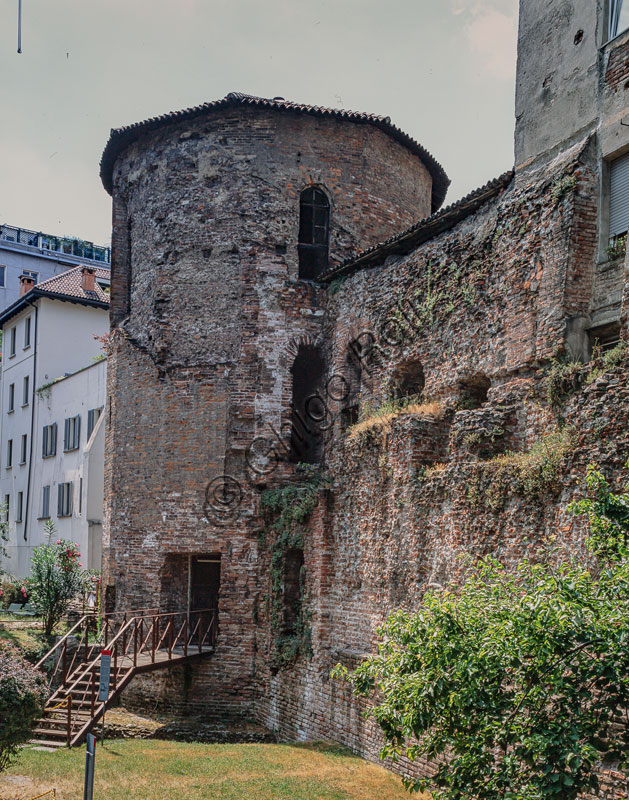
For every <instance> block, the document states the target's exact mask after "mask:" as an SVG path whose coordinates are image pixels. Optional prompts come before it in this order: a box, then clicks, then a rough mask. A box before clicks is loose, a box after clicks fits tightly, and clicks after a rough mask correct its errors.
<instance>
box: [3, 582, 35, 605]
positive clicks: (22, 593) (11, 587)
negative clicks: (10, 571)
mask: <svg viewBox="0 0 629 800" xmlns="http://www.w3.org/2000/svg"><path fill="white" fill-rule="evenodd" d="M27 600H28V591H27V588H26V584H25V581H23V580H21V579H20V578H15V577H13V576H12V575H5V576H4V578H2V579H0V608H8V607H9V606H10V605H11V604H12V603H25V602H26V601H27Z"/></svg>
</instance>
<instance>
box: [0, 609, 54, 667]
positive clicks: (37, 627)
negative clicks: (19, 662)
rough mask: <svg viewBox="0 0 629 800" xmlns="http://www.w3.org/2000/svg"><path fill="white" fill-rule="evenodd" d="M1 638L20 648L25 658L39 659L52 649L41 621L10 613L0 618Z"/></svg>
mask: <svg viewBox="0 0 629 800" xmlns="http://www.w3.org/2000/svg"><path fill="white" fill-rule="evenodd" d="M0 639H2V640H4V641H6V642H10V643H11V644H13V645H15V646H16V647H18V648H19V649H20V651H21V652H22V655H23V656H24V658H26V659H28V660H29V661H33V662H35V661H38V660H39V659H40V658H41V656H42V655H43V654H44V653H45V652H46V651H47V650H49V649H50V647H51V643H50V640H49V639H47V638H46V636H45V635H44V628H43V626H42V623H41V621H37V622H36V621H34V620H32V619H30V620H24V619H17V618H16V617H10V616H9V615H6V616H3V617H1V618H0Z"/></svg>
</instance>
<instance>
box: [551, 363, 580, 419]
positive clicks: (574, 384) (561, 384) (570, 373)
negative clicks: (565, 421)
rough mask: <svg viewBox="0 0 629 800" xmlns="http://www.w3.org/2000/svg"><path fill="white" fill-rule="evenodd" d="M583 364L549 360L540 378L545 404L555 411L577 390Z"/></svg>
mask: <svg viewBox="0 0 629 800" xmlns="http://www.w3.org/2000/svg"><path fill="white" fill-rule="evenodd" d="M582 373H583V364H581V362H579V361H567V360H561V359H559V358H553V359H551V361H550V363H549V364H548V366H547V367H546V370H545V374H544V377H543V378H542V387H543V389H544V394H545V395H546V402H547V403H548V405H549V406H550V407H551V408H552V409H553V410H554V411H557V410H558V409H559V408H560V407H561V405H562V403H563V402H564V401H565V400H566V398H567V397H568V396H569V395H571V394H572V393H573V392H574V391H575V390H576V389H578V388H579V385H580V381H581V376H582Z"/></svg>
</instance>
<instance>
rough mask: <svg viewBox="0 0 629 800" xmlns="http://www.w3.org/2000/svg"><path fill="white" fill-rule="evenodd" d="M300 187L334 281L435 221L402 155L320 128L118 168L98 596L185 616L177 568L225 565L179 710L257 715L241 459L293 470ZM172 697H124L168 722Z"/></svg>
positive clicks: (203, 145) (421, 175) (212, 133)
mask: <svg viewBox="0 0 629 800" xmlns="http://www.w3.org/2000/svg"><path fill="white" fill-rule="evenodd" d="M313 184H314V185H317V186H321V187H322V188H323V189H324V191H325V192H326V193H327V194H328V196H329V198H330V202H331V206H332V208H331V225H330V264H331V265H334V264H338V263H340V262H342V261H343V260H344V259H346V258H347V257H349V256H350V255H351V254H352V253H353V252H355V251H356V250H357V249H361V248H362V247H366V246H369V245H373V244H375V243H377V242H378V241H380V240H381V239H383V238H387V237H389V236H390V235H392V234H393V233H395V232H397V231H398V230H399V229H400V228H404V227H406V226H408V225H410V224H411V223H412V222H414V221H415V220H416V218H417V217H418V216H424V215H426V214H429V213H430V209H431V194H432V182H431V177H430V173H429V172H428V170H427V169H426V167H425V166H424V164H423V163H422V161H421V160H420V159H419V158H418V157H417V156H416V155H415V154H413V153H412V152H410V150H408V149H407V148H405V147H404V146H402V145H401V144H399V143H398V142H397V141H395V140H394V139H392V138H391V137H389V136H387V135H386V134H385V133H383V132H382V131H381V130H379V129H377V128H375V127H372V126H369V125H367V124H354V123H351V122H347V121H341V120H338V119H334V118H319V117H314V116H307V115H304V114H293V113H290V112H281V113H280V112H278V111H272V110H260V109H250V108H236V109H230V110H225V111H223V112H221V114H219V115H214V116H208V117H202V118H198V119H195V120H188V121H186V122H174V123H173V124H171V125H167V126H165V127H163V128H160V130H158V131H154V132H152V133H150V134H147V135H146V136H145V137H143V138H142V140H141V141H139V142H136V143H134V144H131V145H130V146H129V147H128V148H127V149H126V150H125V152H124V153H123V154H122V155H121V156H120V157H119V158H118V159H117V161H116V164H115V169H114V175H113V186H114V191H113V200H114V217H113V222H114V232H113V258H112V262H113V263H112V274H113V285H112V323H113V327H112V335H111V354H110V360H109V369H108V373H109V396H110V406H109V420H108V427H107V436H108V440H107V452H108V463H107V465H106V485H107V492H106V494H107V508H106V520H107V522H106V526H105V527H106V530H105V548H104V549H105V564H104V569H105V573H106V583H107V586H108V588H107V592H106V595H107V600H108V604H109V606H110V607H111V606H113V605H115V607H116V609H119V610H120V609H134V608H135V609H137V608H145V607H154V606H155V605H159V606H160V607H161V608H166V609H169V610H171V609H175V608H176V607H177V606H178V608H180V609H185V608H187V603H188V595H187V583H188V559H189V558H190V557H192V556H195V555H212V556H213V557H216V558H220V562H221V565H220V569H221V582H220V596H219V637H218V644H217V652H216V656H215V658H213V659H211V660H208V661H207V662H205V663H204V664H203V666H202V667H201V668H200V669H197V670H196V671H193V672H192V673H190V672H189V671H187V672H185V673H181V674H182V675H184V674H185V675H189V679H188V678H186V681H187V683H186V686H187V688H186V691H185V692H183V691H182V692H180V693H177V692H175V697H176V696H177V694H179V702H180V704H181V705H182V706H184V707H186V708H188V709H191V708H195V707H199V708H208V707H211V709H212V710H213V711H214V712H215V713H234V714H237V713H242V712H243V711H244V710H246V709H248V708H250V707H251V704H252V699H253V691H254V675H255V658H256V654H255V637H254V628H255V624H254V619H255V616H256V613H257V612H256V609H257V604H258V602H259V598H260V595H261V591H260V587H259V566H260V565H259V560H258V554H257V548H258V542H257V537H258V532H259V529H260V525H261V522H260V519H259V515H258V491H257V490H256V488H255V485H256V482H257V483H258V484H260V485H261V486H264V485H265V482H266V477H265V472H264V470H263V471H262V472H259V473H255V472H254V473H251V470H249V469H248V461H249V457H250V455H251V445H252V442H254V441H255V440H256V438H257V439H260V438H261V437H267V440H269V441H270V442H271V443H272V444H273V443H274V444H273V446H274V447H276V448H277V449H278V450H280V451H281V455H282V458H283V460H284V463H282V464H281V465H280V466H279V468H278V469H277V470H276V473H275V474H276V475H277V476H281V475H285V476H288V475H290V474H292V472H293V465H291V464H289V463H288V459H287V451H284V450H283V449H282V448H283V447H284V445H286V446H288V443H287V438H290V436H289V437H286V436H285V431H286V427H287V425H288V426H289V425H290V419H291V395H292V379H291V367H292V365H293V361H294V360H295V357H296V355H297V354H298V352H299V346H300V344H308V345H310V346H316V345H317V344H321V341H322V339H321V337H322V322H323V309H322V306H323V302H324V300H325V296H326V290H325V288H323V287H321V286H318V285H316V284H313V283H309V282H304V281H299V280H298V279H297V278H298V266H297V231H298V226H299V197H300V193H301V191H302V190H303V189H304V188H305V187H306V186H309V185H313ZM278 439H279V441H278ZM268 449H269V448H268V447H267V450H268ZM263 456H264V453H263ZM232 506H233V507H232ZM236 511H237V514H236V513H232V512H236ZM177 595H179V602H178V603H177ZM173 680H174V679H173V677H172V676H156V677H152V678H151V679H150V680H149V681H147V680H143V681H140V682H137V683H135V684H134V687H135V688H134V690H133V691H135V692H136V693H138V694H139V695H141V696H142V697H144V699H145V700H146V699H147V698H149V697H150V703H151V704H153V703H157V704H160V703H161V704H164V705H168V704H170V703H172V702H176V700H173V699H172V694H173V693H172V691H171V689H170V688H169V687H172V686H173ZM182 680H183V678H182ZM128 702H130V703H132V702H133V698H131V697H130V698H128Z"/></svg>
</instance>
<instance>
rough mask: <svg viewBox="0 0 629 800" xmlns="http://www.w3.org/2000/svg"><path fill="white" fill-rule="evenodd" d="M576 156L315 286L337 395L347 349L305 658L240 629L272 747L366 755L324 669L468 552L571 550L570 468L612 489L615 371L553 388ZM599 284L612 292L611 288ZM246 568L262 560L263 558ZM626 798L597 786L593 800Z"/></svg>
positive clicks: (592, 202)
mask: <svg viewBox="0 0 629 800" xmlns="http://www.w3.org/2000/svg"><path fill="white" fill-rule="evenodd" d="M593 159H594V154H593V152H592V148H591V146H590V145H589V144H588V142H582V143H580V144H579V145H577V146H575V147H574V148H573V149H571V150H570V151H568V152H567V153H565V154H564V155H563V156H562V158H561V159H557V160H555V161H553V162H552V163H551V164H549V165H547V166H546V167H544V168H543V169H539V170H537V171H533V172H529V173H523V172H521V173H519V174H518V176H517V178H516V180H515V181H514V182H513V183H512V184H511V186H509V188H508V189H507V190H506V191H505V192H504V193H503V195H502V196H501V197H500V198H499V199H497V200H495V201H492V202H491V203H489V204H487V205H486V206H485V207H483V208H482V209H481V210H480V211H479V212H477V213H476V214H474V215H473V216H471V217H469V218H468V219H466V220H465V221H463V222H461V223H460V224H459V225H457V226H456V227H455V228H453V229H452V230H450V231H448V232H447V233H443V234H441V235H440V236H438V237H436V238H434V239H432V240H430V241H428V242H427V243H425V244H423V245H421V246H419V247H418V248H417V249H416V250H415V251H413V252H412V253H411V254H409V255H408V256H406V257H404V258H391V257H390V256H387V253H386V251H383V258H382V260H383V265H382V266H381V267H378V268H375V269H370V270H368V271H358V272H356V273H355V274H353V275H352V276H350V277H348V278H346V279H345V280H344V282H343V283H342V285H341V286H340V287H339V286H338V285H337V286H336V287H335V288H334V291H333V292H332V293H331V296H330V297H329V301H328V308H327V313H326V323H325V340H326V343H327V347H328V351H329V356H328V358H329V363H330V365H331V367H330V376H329V377H331V376H332V375H337V376H338V375H342V376H344V377H345V378H346V380H347V384H348V385H349V384H353V385H354V387H355V386H356V383H357V377H356V368H355V362H356V354H357V353H358V354H359V357H358V361H359V369H358V372H359V373H360V380H359V388H358V389H357V390H356V392H355V395H354V396H352V398H351V399H344V400H343V401H341V402H335V400H334V398H333V397H330V398H328V401H329V410H330V414H331V417H332V418H333V419H334V424H333V426H332V434H331V436H330V437H329V438H328V441H327V443H326V463H325V468H326V470H327V474H328V475H329V477H330V480H331V482H332V488H330V489H329V490H327V491H325V492H322V493H321V494H322V496H321V501H320V504H319V506H318V508H317V511H316V512H315V514H313V516H312V518H311V520H310V522H309V524H308V526H307V530H306V533H305V535H304V539H305V576H306V587H307V589H306V597H307V598H308V602H309V608H310V611H311V620H310V627H311V636H312V655H311V657H310V658H306V657H301V658H300V659H299V660H298V662H297V663H296V665H295V667H294V668H292V669H287V670H281V671H279V672H278V673H276V674H272V672H271V671H270V670H269V668H268V658H267V657H266V656H267V654H268V641H269V631H268V629H265V628H264V624H263V625H262V626H260V628H259V629H258V634H257V635H258V639H259V642H260V644H258V646H257V653H258V655H257V658H256V666H255V671H256V676H257V678H258V687H259V688H258V693H259V698H258V702H257V704H256V708H257V714H258V718H259V719H260V720H261V721H263V722H264V723H265V724H267V725H269V726H271V727H273V728H275V729H277V730H279V731H280V732H281V733H282V734H283V735H284V736H286V737H289V738H294V737H297V738H307V739H312V738H315V739H316V738H329V739H333V740H335V741H339V742H342V743H344V744H346V745H348V746H349V747H352V748H353V749H354V750H356V751H358V752H360V753H361V754H363V755H364V756H366V757H368V758H375V757H376V756H377V752H378V749H379V747H380V745H381V739H380V737H379V735H378V732H377V731H376V730H375V728H374V726H373V725H372V724H371V723H369V722H366V721H365V720H364V719H362V717H361V710H362V709H363V708H364V705H363V704H362V702H359V701H356V700H355V699H353V698H352V697H351V696H350V693H349V691H348V690H347V687H346V686H344V685H343V684H342V682H340V681H338V680H335V679H331V678H330V670H331V669H332V667H333V666H334V665H335V664H336V663H342V664H344V665H346V666H350V667H351V666H353V665H355V664H356V663H357V662H358V660H359V659H360V658H361V657H362V656H364V655H365V654H367V653H370V652H373V650H374V648H375V645H376V642H377V635H376V628H377V626H378V625H379V624H380V623H381V622H382V621H383V620H384V618H385V617H386V615H387V613H388V612H390V611H393V610H394V609H397V608H400V607H404V608H409V609H412V608H414V607H416V606H417V605H418V604H419V602H420V601H421V598H422V595H423V593H424V592H425V590H426V588H427V587H429V586H431V585H435V584H438V585H445V584H447V583H449V582H450V581H452V580H456V579H457V577H458V576H459V575H460V574H461V573H462V570H463V569H464V564H465V561H464V560H463V559H464V558H466V557H470V556H471V557H472V558H474V557H478V556H481V555H486V554H493V555H495V556H496V557H497V558H499V559H501V560H502V561H504V562H505V563H514V562H515V561H516V560H517V559H520V558H522V557H523V556H532V557H535V556H536V555H537V554H538V553H539V552H540V548H542V547H544V546H545V545H546V544H548V541H549V540H550V538H551V537H556V541H557V542H558V543H560V545H561V546H564V547H566V548H568V549H569V550H570V551H571V552H575V553H576V552H582V549H583V536H584V530H583V526H582V522H581V521H580V520H577V519H576V518H575V517H573V516H572V515H571V514H570V513H569V512H568V511H567V506H568V505H569V503H570V501H571V500H573V499H575V498H576V497H579V496H581V493H582V491H583V488H584V483H583V479H584V475H585V469H586V465H587V464H588V463H589V462H592V461H594V462H596V463H598V464H600V465H601V466H602V467H603V469H604V470H605V471H606V472H607V474H609V475H610V477H611V478H612V479H613V480H620V479H621V478H623V479H626V473H624V472H623V465H624V462H625V460H626V458H627V456H628V455H629V434H628V433H627V428H626V419H627V414H628V413H629V384H628V383H627V377H626V374H627V373H626V360H625V358H624V357H623V356H622V355H619V356H618V360H617V361H616V362H614V363H610V362H605V363H604V364H603V362H597V363H596V364H589V365H584V366H583V367H582V368H579V369H577V368H575V369H574V373H571V374H570V376H569V377H567V378H566V377H565V376H564V375H563V373H561V376H560V377H557V375H558V374H559V373H558V372H557V367H556V365H557V364H559V363H561V360H562V359H564V360H566V361H568V360H570V358H572V357H573V354H572V352H571V343H572V344H573V343H574V330H575V327H578V326H575V324H574V320H580V321H583V319H587V318H588V315H589V312H590V311H591V309H592V303H593V300H592V297H593V295H592V292H593V288H592V287H593V276H594V263H595V258H594V254H595V243H596V236H597V231H596V225H595V224H594V220H595V219H596V214H597V203H598V194H597V188H596V187H597V175H596V168H595V162H594V160H593ZM615 274H616V281H615V283H614V282H613V281H611V279H610V290H611V283H614V285H613V291H614V292H622V281H623V278H622V276H620V275H619V273H618V271H617V270H616V273H615ZM356 342H360V343H362V345H363V346H359V347H356ZM352 363H353V364H354V367H353V368H352V369H350V370H349V371H348V364H350V365H351V364H352ZM412 369H414V370H415V374H419V372H421V374H422V375H423V379H424V381H425V388H424V397H423V399H421V400H416V399H412V402H410V403H409V405H408V406H407V408H406V409H404V408H400V407H399V406H398V407H397V410H396V407H395V405H392V404H390V405H389V411H388V412H386V409H385V413H384V414H383V415H382V416H380V417H378V416H377V415H375V414H372V417H371V420H369V411H367V414H366V416H367V419H366V420H363V421H362V422H359V423H358V424H356V425H354V426H348V425H347V424H346V422H345V420H346V417H345V415H344V413H343V411H344V406H345V405H346V404H347V403H348V402H352V403H354V402H357V403H358V404H359V405H360V406H362V407H363V409H367V410H368V409H369V408H371V409H372V411H376V409H377V407H378V405H379V404H382V403H384V402H385V401H388V400H389V399H390V398H391V397H392V396H393V395H394V394H395V391H396V387H397V386H399V376H400V375H404V374H408V372H409V370H412ZM391 409H393V410H391ZM260 558H261V560H262V562H263V563H264V564H266V565H268V548H267V551H266V552H265V551H264V550H263V549H262V550H261V551H260ZM265 558H266V559H267V561H266V562H265ZM261 574H262V575H263V576H264V574H265V570H264V569H263V570H262V573H261ZM262 622H263V623H264V622H265V620H262ZM266 622H268V620H266ZM265 648H266V649H265ZM391 766H392V767H393V768H394V769H397V770H399V771H402V772H413V771H417V770H426V769H429V767H428V765H426V764H419V765H409V764H407V763H404V762H402V763H400V764H397V765H391ZM612 772H613V770H612ZM624 796H625V795H624V794H623V793H622V789H621V783H620V782H619V781H618V780H617V779H613V775H612V777H611V778H610V783H609V785H608V788H607V789H605V791H604V792H603V793H602V794H601V797H605V798H607V797H609V798H621V797H624Z"/></svg>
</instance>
